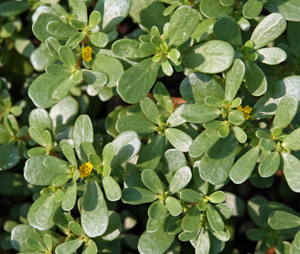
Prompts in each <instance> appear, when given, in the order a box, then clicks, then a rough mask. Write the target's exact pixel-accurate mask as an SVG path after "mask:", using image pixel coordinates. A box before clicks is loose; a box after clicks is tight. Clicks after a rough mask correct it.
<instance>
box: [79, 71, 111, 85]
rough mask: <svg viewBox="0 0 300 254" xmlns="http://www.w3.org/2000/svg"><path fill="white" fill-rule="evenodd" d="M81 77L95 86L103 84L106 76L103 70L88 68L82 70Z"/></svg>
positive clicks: (105, 81) (106, 79)
mask: <svg viewBox="0 0 300 254" xmlns="http://www.w3.org/2000/svg"><path fill="white" fill-rule="evenodd" d="M82 73H83V79H84V80H85V81H86V82H87V83H88V84H90V85H94V86H96V87H101V86H104V85H105V84H106V83H107V81H108V77H107V75H106V74H105V73H104V72H99V71H90V70H82Z"/></svg>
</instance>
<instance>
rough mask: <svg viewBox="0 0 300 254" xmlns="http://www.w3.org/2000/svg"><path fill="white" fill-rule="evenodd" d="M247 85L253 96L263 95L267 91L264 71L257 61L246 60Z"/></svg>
mask: <svg viewBox="0 0 300 254" xmlns="http://www.w3.org/2000/svg"><path fill="white" fill-rule="evenodd" d="M245 79H246V87H247V88H248V90H249V92H250V93H251V94H252V95H253V96H261V95H263V94H264V93H265V92H266V91H267V79H266V76H265V74H264V72H263V71H262V70H261V68H259V67H258V66H257V65H256V64H255V63H252V62H249V61H248V62H246V74H245Z"/></svg>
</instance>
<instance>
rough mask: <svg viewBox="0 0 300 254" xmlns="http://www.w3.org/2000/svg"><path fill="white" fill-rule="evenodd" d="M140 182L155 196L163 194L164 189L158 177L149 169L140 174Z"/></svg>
mask: <svg viewBox="0 0 300 254" xmlns="http://www.w3.org/2000/svg"><path fill="white" fill-rule="evenodd" d="M141 176H142V181H143V184H144V185H145V186H146V187H147V188H148V189H149V190H151V191H152V192H154V193H156V194H162V193H163V192H164V188H163V186H162V183H161V181H160V179H159V177H158V175H157V174H156V173H155V172H154V171H153V170H151V169H145V170H144V171H143V172H142V175H141Z"/></svg>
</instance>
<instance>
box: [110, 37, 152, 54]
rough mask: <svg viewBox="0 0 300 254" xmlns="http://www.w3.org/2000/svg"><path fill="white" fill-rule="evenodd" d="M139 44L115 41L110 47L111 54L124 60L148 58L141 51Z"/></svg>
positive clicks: (122, 40)
mask: <svg viewBox="0 0 300 254" xmlns="http://www.w3.org/2000/svg"><path fill="white" fill-rule="evenodd" d="M140 46H141V42H140V41H137V40H131V39H121V40H118V41H116V42H115V43H114V44H113V45H112V52H113V53H114V54H115V55H117V56H119V57H125V58H133V59H135V58H144V57H147V56H150V55H151V54H148V53H147V52H145V51H143V50H142V49H141V48H140Z"/></svg>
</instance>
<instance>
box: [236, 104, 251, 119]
mask: <svg viewBox="0 0 300 254" xmlns="http://www.w3.org/2000/svg"><path fill="white" fill-rule="evenodd" d="M237 109H238V110H240V111H242V112H243V115H244V118H245V119H246V120H249V119H250V117H251V116H250V113H251V111H252V108H251V107H249V106H248V105H247V106H245V107H244V108H243V107H242V106H241V105H240V106H238V107H237Z"/></svg>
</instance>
